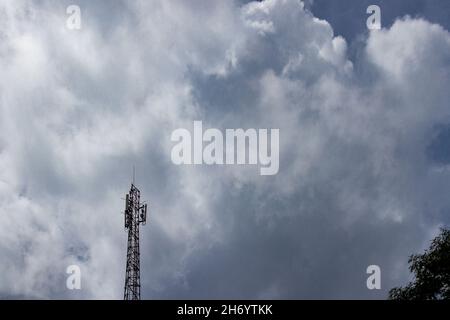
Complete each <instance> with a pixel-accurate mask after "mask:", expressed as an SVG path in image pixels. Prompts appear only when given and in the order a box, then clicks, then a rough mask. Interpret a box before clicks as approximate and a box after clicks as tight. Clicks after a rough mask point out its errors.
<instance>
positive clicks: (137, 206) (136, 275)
mask: <svg viewBox="0 0 450 320" xmlns="http://www.w3.org/2000/svg"><path fill="white" fill-rule="evenodd" d="M133 176H134V173H133ZM140 201H141V192H140V191H139V189H138V188H136V186H135V185H134V177H133V183H132V184H131V189H130V192H129V193H128V194H127V195H126V198H125V229H128V249H127V269H126V275H125V290H124V295H123V299H124V300H140V299H141V276H140V259H139V224H141V223H142V224H143V225H145V223H146V220H147V204H142V205H141V203H140Z"/></svg>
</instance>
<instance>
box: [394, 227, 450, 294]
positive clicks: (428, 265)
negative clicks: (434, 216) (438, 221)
mask: <svg viewBox="0 0 450 320" xmlns="http://www.w3.org/2000/svg"><path fill="white" fill-rule="evenodd" d="M408 263H409V270H410V271H411V272H412V273H414V281H413V282H410V283H409V284H408V285H407V286H405V287H399V288H393V289H391V290H390V291H389V299H393V300H441V299H445V300H447V299H450V230H448V229H441V233H440V234H439V235H438V236H437V237H436V238H435V239H434V240H433V241H432V242H431V246H430V248H428V250H426V251H425V253H423V254H416V255H412V256H410V258H409V260H408Z"/></svg>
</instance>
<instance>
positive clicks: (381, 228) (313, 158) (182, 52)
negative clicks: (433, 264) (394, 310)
mask: <svg viewBox="0 0 450 320" xmlns="http://www.w3.org/2000/svg"><path fill="white" fill-rule="evenodd" d="M71 4H75V5H78V6H79V7H80V9H81V23H82V24H81V29H80V30H71V29H69V28H67V19H68V17H69V15H68V14H66V8H67V6H69V5H71ZM370 4H378V5H380V7H381V15H382V22H381V23H382V27H383V28H382V29H381V30H373V31H369V30H368V29H367V27H366V20H367V18H368V16H369V15H367V14H366V9H367V6H368V5H370ZM449 12H450V8H449V2H448V1H447V0H432V1H425V0H414V1H398V0H396V1H356V0H352V1H345V2H344V1H336V0H314V1H312V0H310V1H307V2H306V3H302V2H301V1H299V0H265V1H263V2H248V1H238V0H235V1H201V0H190V1H186V0H179V1H178V0H171V1H148V0H137V1H120V0H117V1H106V0H102V1H101V0H99V1H88V0H83V1H82V0H79V1H75V0H73V1H72V0H71V1H68V0H67V1H66V0H65V1H49V0H40V1H37V0H36V1H31V0H30V1H27V0H3V1H1V3H0V297H2V298H63V299H76V298H86V299H109V298H112V299H121V298H122V296H123V286H124V275H125V255H126V236H127V234H126V231H125V230H124V226H123V214H122V212H123V209H124V201H123V198H124V195H125V193H126V192H127V191H128V190H129V187H130V182H131V176H132V167H133V165H135V166H136V171H137V175H136V183H137V185H138V187H139V188H140V189H141V192H142V197H143V198H144V199H145V200H147V202H148V203H149V219H148V220H149V221H148V223H147V225H146V226H143V227H142V229H141V260H142V261H141V282H142V298H146V299H159V298H235V299H240V298H273V299H277V298H300V299H301V298H318V299H324V298H327V299H342V298H356V299H361V298H367V299H384V298H386V296H387V292H388V290H389V289H390V288H392V287H393V286H398V285H404V284H406V283H407V282H408V281H409V280H410V279H411V276H410V274H409V272H408V268H407V267H408V266H407V259H408V256H409V255H410V254H412V253H415V252H420V251H422V250H423V249H424V248H426V247H427V246H428V243H429V241H430V239H432V238H433V236H435V235H436V234H437V232H438V230H439V228H440V227H442V226H446V225H448V223H449V222H450V219H449V210H450V197H449V196H448V194H449V192H450V166H449V165H450V143H449V138H450V105H449V101H450V90H448V86H449V82H450V33H449V32H448V30H449V29H450V14H449ZM194 120H201V121H203V125H204V127H208V128H219V129H220V130H225V129H226V128H279V129H280V168H279V172H278V174H277V175H273V176H261V175H259V172H258V170H257V168H255V167H254V166H245V165H244V166H237V165H234V166H233V165H229V166H206V165H197V166H187V165H185V166H177V165H174V164H173V163H172V161H171V158H170V155H171V149H172V147H173V145H174V143H173V142H172V141H171V139H170V137H171V133H172V132H173V130H175V129H177V128H180V127H181V128H188V129H189V128H192V126H193V121H194ZM73 264H75V265H78V266H80V268H81V285H82V288H81V290H68V289H67V288H66V278H67V276H68V275H67V274H66V268H67V266H69V265H73ZM369 265H378V266H380V268H381V286H382V287H381V290H368V289H367V287H366V279H367V277H368V275H367V274H366V268H367V266H369Z"/></svg>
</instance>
